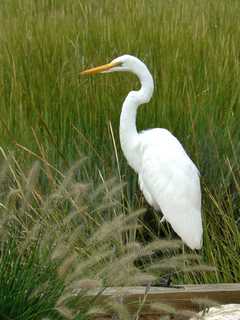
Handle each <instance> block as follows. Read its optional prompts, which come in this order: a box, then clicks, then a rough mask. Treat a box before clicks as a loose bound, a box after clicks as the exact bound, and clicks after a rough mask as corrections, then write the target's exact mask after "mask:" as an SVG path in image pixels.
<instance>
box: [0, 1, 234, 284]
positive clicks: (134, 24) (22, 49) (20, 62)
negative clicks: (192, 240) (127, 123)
mask: <svg viewBox="0 0 240 320" xmlns="http://www.w3.org/2000/svg"><path fill="white" fill-rule="evenodd" d="M239 14H240V5H239V1H237V0H233V1H231V2H230V3H229V2H226V1H224V0H219V1H215V0H210V1H207V0H203V1H198V2H196V1H193V0H187V1H185V0H177V1H171V0H169V1H161V0H160V1H157V0H146V1H144V0H143V1H138V0H131V1H130V0H122V1H118V2H116V1H112V0H107V1H98V2H96V1H93V0H88V1H77V0H68V1H65V0H61V1H53V0H48V1H47V0H40V1H37V2H33V1H28V0H24V1H17V0H12V1H2V2H1V3H0V25H1V28H0V30H1V31H0V41H1V49H0V62H1V63H0V95H1V99H0V108H1V119H0V124H1V125H0V136H1V146H3V147H4V150H10V151H13V150H14V153H15V157H16V159H17V162H16V163H14V170H13V172H15V170H17V172H19V171H21V169H20V168H22V171H23V172H25V169H28V168H30V167H31V165H30V164H31V163H32V161H33V159H34V160H35V159H38V160H40V162H41V163H42V164H43V166H44V170H45V172H47V175H46V174H40V178H39V179H40V180H41V187H39V188H40V189H41V188H42V189H44V190H45V192H46V193H47V191H49V189H51V188H52V187H54V186H55V187H57V185H56V179H57V181H58V180H59V181H60V180H61V179H62V178H63V176H61V173H62V172H65V171H66V170H67V168H69V167H71V164H72V163H74V162H75V161H76V160H77V159H79V157H81V156H82V155H83V154H85V155H88V161H85V162H84V165H82V166H81V168H82V169H81V170H78V171H77V172H75V175H76V176H77V177H78V178H79V179H80V180H81V181H83V182H84V183H85V182H86V183H90V185H91V184H92V183H93V184H94V188H93V189H95V190H97V191H96V192H95V193H94V192H93V194H94V196H91V197H90V198H88V201H89V202H90V203H88V206H89V207H91V205H92V214H90V215H89V216H88V217H86V221H88V219H90V220H91V219H94V221H97V222H96V224H99V223H101V222H102V220H104V219H105V216H104V217H103V216H102V211H101V210H103V209H96V207H98V208H99V206H100V207H101V206H102V208H104V210H105V208H106V207H108V208H109V210H107V214H106V216H107V217H108V218H109V217H110V216H111V217H112V216H113V214H115V215H116V216H118V215H119V210H114V209H113V208H112V203H111V204H110V205H109V201H108V200H107V198H106V201H105V202H104V204H99V197H100V198H101V192H102V190H105V191H106V190H112V188H113V186H112V184H111V183H112V182H111V181H110V182H109V183H108V184H107V185H106V184H105V183H104V184H103V186H102V187H100V189H98V185H101V183H102V182H103V181H108V179H109V177H113V176H114V177H117V180H118V181H119V176H120V180H121V182H122V183H124V182H126V186H125V187H124V189H123V191H121V192H120V193H118V195H117V196H116V198H114V201H113V203H114V204H117V205H118V206H120V208H121V213H123V212H124V215H125V214H126V213H127V212H129V209H130V211H131V210H132V209H133V208H134V209H135V210H138V209H139V208H141V207H142V206H143V205H145V202H144V200H143V197H142V196H141V194H140V193H139V191H138V187H137V177H136V176H135V175H134V174H133V172H132V171H131V169H129V167H128V166H127V164H126V161H125V159H124V158H123V155H122V153H121V151H120V147H119V141H118V122H119V113H120V108H121V104H122V101H123V98H124V97H125V95H126V94H127V92H128V91H129V90H131V89H132V88H136V87H138V83H137V81H136V79H135V78H134V77H133V76H131V75H127V74H124V75H123V74H119V75H117V74H114V75H111V76H110V75H105V76H98V77H95V78H81V77H79V71H80V70H82V69H84V68H85V67H89V66H92V65H97V64H101V63H105V62H107V61H109V60H110V59H112V58H113V57H116V56H119V55H121V54H124V53H130V54H134V55H136V56H138V57H139V58H141V59H143V60H144V62H145V63H146V64H147V65H148V66H149V68H150V70H151V72H152V74H153V76H154V79H155V85H156V88H155V93H154V97H153V99H152V101H151V102H150V103H149V105H148V106H143V107H142V108H141V109H140V110H139V115H138V127H139V129H143V128H151V127H157V126H160V127H165V128H168V129H169V130H170V131H172V132H173V133H174V134H175V135H176V136H177V137H178V138H179V140H180V141H181V142H182V143H183V144H184V146H185V148H186V150H187V151H188V153H189V154H190V155H191V158H192V159H193V160H194V161H195V162H196V163H197V165H198V167H199V168H200V171H201V174H202V187H203V217H204V247H203V250H202V254H203V256H204V259H205V262H206V263H209V264H213V265H214V266H216V267H217V271H216V272H215V273H211V274H209V273H207V274H204V275H202V274H197V275H196V274H192V275H191V274H188V275H184V276H183V277H181V278H180V279H179V281H185V282H221V281H224V282H236V281H239V277H240V273H239V261H238V255H239V251H240V239H239V181H240V176H239V174H240V167H239V151H240V150H239V149H240V144H239V141H240V139H239V138H240V134H239V125H238V119H239V113H240V108H239V92H240V90H239V86H240V85H239V75H240V63H239V50H238V47H239V36H240V27H239V23H238V21H239ZM109 121H110V122H111V126H110V125H109ZM111 128H112V129H111ZM113 138H114V139H113ZM113 141H115V143H114V144H113ZM116 154H117V157H116ZM41 170H42V169H41ZM41 170H40V171H41ZM41 173H42V171H41ZM56 177H57V178H56ZM1 187H2V186H1ZM78 187H80V188H81V186H78ZM78 187H76V188H75V189H76V190H78ZM3 189H4V188H3ZM58 192H60V193H58ZM61 192H63V193H64V192H66V190H61V191H59V190H58V191H56V194H54V195H53V194H52V195H51V196H49V198H48V199H47V202H45V200H44V203H45V204H46V203H47V210H49V207H48V203H49V206H50V207H51V205H52V203H54V201H57V200H56V199H59V198H58V197H60V199H62V193H61ZM67 192H68V193H69V192H70V191H69V190H68V191H67ZM76 194H78V192H76ZM14 197H15V198H16V203H17V202H18V197H19V194H18V191H16V190H15V191H12V193H11V197H10V198H11V199H12V198H14ZM55 197H56V198H55ZM76 197H77V196H76ZM34 199H35V201H36V202H41V201H42V199H41V198H39V197H38V192H36V195H35V196H34ZM44 199H45V198H44ZM57 202H58V201H57ZM96 203H98V206H95V204H96ZM65 205H66V203H65V202H64V201H63V206H62V208H63V209H64V210H63V211H64V212H66V213H68V212H69V210H68V208H67V207H66V206H65ZM34 210H35V209H33V211H34ZM55 210H56V209H54V211H55ZM22 212H24V210H22ZM47 212H49V211H47ZM56 212H57V215H59V214H60V213H59V212H58V210H56ZM61 212H62V211H61ZM19 214H20V216H21V218H19V219H20V220H21V219H23V220H26V221H29V217H27V216H26V215H24V214H21V210H20V211H19ZM36 215H37V213H36ZM60 215H61V214H60ZM48 216H51V214H50V215H48V214H47V213H45V214H44V215H43V219H44V220H46V221H47V220H48ZM54 216H55V215H54ZM90 217H91V218H90ZM92 217H94V218H92ZM156 220H157V218H156ZM26 221H25V222H26ZM30 221H31V219H30ZM155 225H156V223H155ZM89 228H90V229H91V227H89ZM143 228H145V229H146V230H147V232H148V233H149V234H151V238H153V239H154V237H155V236H156V234H157V233H158V231H159V230H156V227H155V228H154V226H153V227H149V226H147V225H145V226H143ZM160 228H161V230H163V233H165V234H166V235H167V236H168V237H169V234H170V233H171V229H170V228H168V227H167V226H161V227H160ZM90 231H91V230H88V228H87V227H86V229H83V232H84V233H88V232H90ZM161 232H162V231H161ZM135 236H136V232H132V233H131V237H132V239H134V238H136V237H135Z"/></svg>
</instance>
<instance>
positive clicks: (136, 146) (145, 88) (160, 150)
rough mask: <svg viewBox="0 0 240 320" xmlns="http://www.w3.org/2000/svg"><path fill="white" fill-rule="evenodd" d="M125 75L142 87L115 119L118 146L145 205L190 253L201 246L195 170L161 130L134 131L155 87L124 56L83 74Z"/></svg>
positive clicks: (136, 63) (138, 63) (177, 144)
mask: <svg viewBox="0 0 240 320" xmlns="http://www.w3.org/2000/svg"><path fill="white" fill-rule="evenodd" d="M115 71H128V72H132V73H134V74H135V75H136V76H137V77H138V78H139V80H140V82H141V88H140V90H138V91H131V92H129V94H128V95H127V97H126V99H125V101H124V103H123V107H122V112H121V117H120V142H121V148H122V151H123V153H124V155H125V157H126V159H127V161H128V163H129V165H130V166H131V167H132V168H133V169H134V170H135V172H137V173H138V178H139V186H140V189H141V190H142V192H143V194H144V196H145V198H146V200H147V201H148V203H149V204H150V205H151V206H153V207H154V209H156V210H161V211H162V213H163V218H162V220H161V221H163V220H165V219H166V220H167V221H168V222H169V223H170V224H171V226H172V228H173V230H174V231H175V232H176V233H177V234H178V235H179V236H180V237H181V238H182V240H183V242H185V243H186V244H187V245H188V246H189V247H190V248H191V249H200V248H201V247H202V233H203V231H202V217H201V188H200V180H199V171H198V169H197V168H196V166H195V164H194V163H193V162H192V160H191V159H190V158H189V157H188V155H187V153H186V152H185V150H184V149H183V147H182V145H181V143H180V142H179V141H178V140H177V139H176V138H175V137H174V136H173V135H172V134H171V133H170V132H169V131H168V130H166V129H160V128H156V129H150V130H145V131H142V132H137V128H136V114H137V109H138V107H139V106H140V105H141V104H144V103H147V102H149V100H150V99H151V97H152V94H153V89H154V83H153V78H152V76H151V73H150V72H149V70H148V68H147V67H146V65H145V64H144V63H143V62H142V61H141V60H139V59H138V58H136V57H134V56H131V55H123V56H120V57H118V58H116V59H114V60H113V61H112V62H110V63H108V64H105V65H102V66H100V67H96V68H91V69H88V70H85V71H83V72H81V74H82V75H84V74H95V73H107V72H115Z"/></svg>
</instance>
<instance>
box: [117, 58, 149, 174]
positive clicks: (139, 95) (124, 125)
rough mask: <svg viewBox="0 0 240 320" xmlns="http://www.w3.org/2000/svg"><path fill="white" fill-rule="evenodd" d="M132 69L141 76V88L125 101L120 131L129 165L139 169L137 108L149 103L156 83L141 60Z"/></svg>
mask: <svg viewBox="0 0 240 320" xmlns="http://www.w3.org/2000/svg"><path fill="white" fill-rule="evenodd" d="M130 71H131V72H133V73H134V74H136V76H137V77H138V78H139V80H140V82H141V88H140V90H138V91H131V92H129V94H128V95H127V97H126V99H125V101H124V102H123V106H122V112H121V117H120V128H119V131H120V143H121V147H122V150H123V153H124V155H125V157H126V159H127V161H128V163H129V165H130V166H131V167H132V168H133V169H134V170H135V171H138V168H139V165H140V164H139V161H140V159H139V156H138V155H137V154H138V153H137V152H136V150H137V148H138V146H139V142H138V137H139V135H138V132H137V128H136V116H137V109H138V107H139V106H140V105H141V104H144V103H147V102H149V100H150V99H151V97H152V94H153V89H154V83H153V78H152V76H151V74H150V72H149V70H148V68H147V67H146V65H145V64H144V63H143V62H141V61H140V60H137V63H136V65H135V66H134V68H132V70H130Z"/></svg>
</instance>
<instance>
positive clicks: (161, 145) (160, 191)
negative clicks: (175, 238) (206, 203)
mask: <svg viewBox="0 0 240 320" xmlns="http://www.w3.org/2000/svg"><path fill="white" fill-rule="evenodd" d="M140 141H141V145H140V150H141V155H142V161H141V167H140V170H139V177H140V181H141V189H142V191H143V193H144V195H145V194H149V195H150V196H151V199H152V203H151V204H152V205H153V206H154V207H157V206H158V207H159V208H160V209H161V210H162V213H163V214H164V216H165V218H166V219H167V221H168V222H169V223H170V224H171V225H172V227H173V229H174V230H175V232H176V233H177V234H178V235H179V236H180V237H181V238H182V240H183V241H184V242H185V243H186V244H187V245H188V246H189V247H190V248H192V249H194V248H196V249H197V248H198V249H199V248H200V247H201V241H202V218H201V189H200V181H199V172H198V169H197V168H196V166H195V165H194V163H193V162H192V160H191V159H190V158H189V157H188V155H187V154H186V152H185V151H184V149H183V147H182V145H181V144H180V142H179V141H178V140H177V139H176V138H175V137H174V136H173V135H172V134H171V133H170V132H169V131H167V130H165V129H153V130H148V131H145V132H143V133H142V134H141V135H140ZM146 198H147V197H146Z"/></svg>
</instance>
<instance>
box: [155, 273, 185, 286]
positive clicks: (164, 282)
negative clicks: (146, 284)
mask: <svg viewBox="0 0 240 320" xmlns="http://www.w3.org/2000/svg"><path fill="white" fill-rule="evenodd" d="M175 273H176V272H170V273H168V274H166V275H164V276H162V277H160V279H159V280H157V281H156V282H155V283H154V284H153V285H152V286H153V287H163V288H176V289H181V288H183V287H182V286H174V285H172V275H174V274H175Z"/></svg>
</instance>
